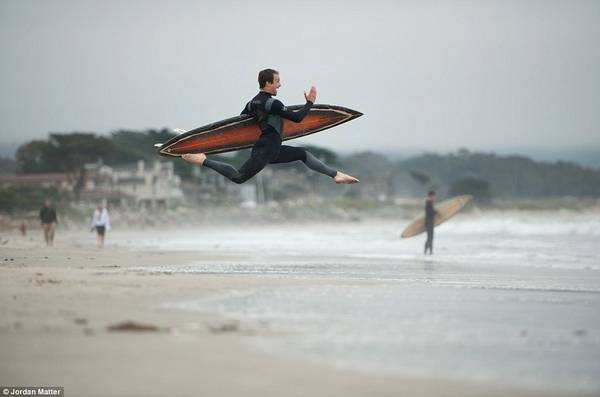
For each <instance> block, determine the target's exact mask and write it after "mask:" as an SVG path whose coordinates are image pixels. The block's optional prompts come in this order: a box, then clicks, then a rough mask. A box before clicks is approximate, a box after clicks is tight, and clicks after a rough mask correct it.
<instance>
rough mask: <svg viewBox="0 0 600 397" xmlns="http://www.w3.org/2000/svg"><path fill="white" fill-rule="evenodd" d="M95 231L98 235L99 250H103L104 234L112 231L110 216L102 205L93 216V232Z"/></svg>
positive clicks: (99, 205)
mask: <svg viewBox="0 0 600 397" xmlns="http://www.w3.org/2000/svg"><path fill="white" fill-rule="evenodd" d="M94 229H95V230H96V233H97V234H98V248H102V247H104V233H106V232H107V231H110V216H109V215H108V210H107V209H106V208H104V206H103V205H102V204H98V207H97V208H96V209H95V210H94V215H93V216H92V231H94Z"/></svg>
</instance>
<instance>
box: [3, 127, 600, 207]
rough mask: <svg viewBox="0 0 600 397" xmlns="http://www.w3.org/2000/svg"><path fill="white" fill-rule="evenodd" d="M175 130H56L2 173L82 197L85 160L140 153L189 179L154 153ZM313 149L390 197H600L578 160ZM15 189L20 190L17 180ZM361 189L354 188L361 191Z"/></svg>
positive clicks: (236, 160)
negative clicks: (34, 176)
mask: <svg viewBox="0 0 600 397" xmlns="http://www.w3.org/2000/svg"><path fill="white" fill-rule="evenodd" d="M173 136H175V134H174V133H172V132H170V131H169V130H167V129H162V130H147V131H142V132H140V131H128V130H119V131H116V132H113V133H112V134H110V136H108V137H103V136H99V135H97V134H94V133H83V132H73V133H51V134H49V136H48V138H47V139H46V140H33V141H30V142H28V143H25V144H23V145H21V146H20V147H19V148H18V149H17V151H16V154H15V159H14V160H12V159H8V158H2V159H0V173H3V174H7V173H16V174H28V173H44V172H60V173H64V174H65V175H66V176H67V178H69V179H70V180H71V181H72V182H73V184H74V186H75V191H74V196H75V199H76V200H77V199H78V197H79V194H80V193H81V191H82V189H83V187H84V182H85V174H86V167H85V165H86V164H89V163H102V164H105V165H109V166H118V165H123V164H130V163H134V162H136V161H138V160H146V161H155V160H159V161H172V162H173V163H174V168H175V172H176V173H177V174H178V175H179V176H180V177H181V178H182V179H184V180H192V179H193V178H194V173H193V166H192V165H191V164H189V163H187V162H185V161H180V160H178V159H171V158H166V157H158V156H157V155H156V153H155V147H154V144H155V143H157V142H165V141H167V140H169V139H171V138H172V137H173ZM309 150H310V151H311V152H312V153H313V154H314V155H316V156H317V157H319V158H321V159H322V160H324V161H325V162H326V163H327V164H330V165H332V166H339V167H340V169H344V170H345V171H346V172H350V173H351V174H356V175H358V176H359V177H360V179H361V180H362V181H363V184H361V185H363V186H365V185H368V184H371V185H372V184H373V183H374V181H379V183H380V185H381V186H383V187H382V188H381V189H382V190H384V192H383V193H386V194H387V196H388V197H389V198H393V197H423V196H424V195H425V193H426V191H427V190H436V191H437V192H438V197H442V198H443V197H450V196H453V195H458V194H473V195H474V196H476V197H477V198H478V199H479V200H480V201H482V202H485V201H489V200H491V199H492V198H494V197H498V198H532V197H556V196H573V197H600V171H598V170H593V169H589V168H584V167H581V166H580V165H578V164H575V163H572V162H562V161H559V162H556V163H544V162H535V161H533V160H531V159H529V158H527V157H522V156H504V157H502V156H497V155H496V154H494V153H480V152H469V151H468V150H466V149H461V150H458V151H457V152H455V153H448V154H435V153H424V154H422V155H419V156H414V157H411V158H407V159H402V160H397V161H392V160H389V159H387V158H386V157H385V156H383V155H380V154H377V153H372V152H362V153H356V154H352V155H348V156H343V157H342V156H338V155H337V154H336V153H334V152H332V151H330V150H327V149H324V148H318V147H310V148H309ZM217 157H219V156H217ZM247 157H248V151H241V152H236V153H234V154H233V155H230V156H228V157H227V160H226V161H228V162H231V163H232V164H234V165H235V166H239V165H241V164H242V162H243V161H244V160H245V159H246V158H247ZM279 167H283V168H293V167H296V168H297V169H298V171H299V172H306V170H305V168H304V167H302V165H298V164H290V165H281V166H279ZM307 175H308V177H309V180H310V182H311V183H310V185H311V186H309V187H307V189H312V190H320V191H325V190H326V189H328V186H329V185H328V184H327V183H326V182H324V181H323V178H322V177H320V176H319V175H313V174H311V173H309V174H307ZM327 182H329V181H327ZM2 189H3V190H0V200H4V199H3V198H2V197H4V198H6V197H7V195H9V193H10V192H8V193H7V188H2ZM12 189H13V193H14V190H15V189H16V188H12ZM20 189H21V190H22V191H27V189H24V188H22V187H21V188H20ZM23 189H24V190H23ZM360 189H361V187H358V189H353V190H352V191H353V192H360V191H361V190H360ZM365 190H366V188H365ZM49 193H52V192H49ZM18 194H22V192H21V193H18ZM23 194H24V193H23ZM13 196H14V194H13ZM363 198H367V199H368V197H363Z"/></svg>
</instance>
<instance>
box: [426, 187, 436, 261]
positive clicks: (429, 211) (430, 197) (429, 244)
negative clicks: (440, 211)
mask: <svg viewBox="0 0 600 397" xmlns="http://www.w3.org/2000/svg"><path fill="white" fill-rule="evenodd" d="M434 203H435V192H434V191H433V190H432V191H430V192H429V193H428V194H427V200H425V228H426V229H427V241H425V253H427V249H428V248H429V254H430V255H431V254H433V227H434V226H433V217H434V216H435V214H436V212H437V211H436V210H435V208H434V207H433V204H434Z"/></svg>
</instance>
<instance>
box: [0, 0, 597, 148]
mask: <svg viewBox="0 0 600 397" xmlns="http://www.w3.org/2000/svg"><path fill="white" fill-rule="evenodd" d="M267 67H270V68H275V69H277V70H279V71H280V73H281V81H282V87H281V89H280V91H279V95H278V98H279V99H280V100H282V101H283V102H284V103H285V104H287V105H293V104H300V103H303V102H304V97H303V95H302V92H303V91H308V89H309V88H310V86H311V85H315V86H316V87H317V90H318V95H317V103H327V104H334V105H342V106H347V107H350V108H353V109H356V110H359V111H362V112H363V113H364V114H365V115H364V116H363V117H362V118H360V119H357V120H355V121H352V122H351V123H348V124H345V125H343V126H340V127H336V128H334V129H331V130H328V131H325V132H322V133H319V134H317V135H313V136H311V137H308V138H302V139H300V140H297V141H296V143H297V144H302V143H304V144H314V145H318V146H324V147H328V148H330V149H332V150H336V151H345V152H348V151H350V152H354V151H364V150H375V151H380V150H387V151H389V150H430V151H440V152H449V151H454V150H456V149H457V148H460V147H466V148H468V149H470V150H477V151H480V150H481V151H487V152H489V151H502V150H505V149H512V148H520V147H530V148H531V147H538V148H543V149H556V148H569V147H570V148H573V147H575V148H576V147H600V1H598V0H595V1H577V0H568V1H567V0H565V1H552V0H541V1H527V0H514V1H510V0H506V1H491V0H490V1H484V0H481V1H423V0H415V1H397V0H390V1H377V0H369V1H353V0H342V1H333V0H332V1H327V0H321V1H311V0H304V1H286V0H278V1H263V0H253V1H251V2H250V1H230V0H220V1H198V0H189V1H186V0H164V1H163V0H119V1H111V0H0V93H1V94H0V142H4V143H7V142H15V141H17V142H21V141H28V140H31V139H46V138H47V134H48V132H65V133H68V132H74V131H79V132H95V133H99V134H102V135H108V134H109V133H110V132H113V131H115V130H118V129H130V130H140V131H143V130H145V129H147V128H156V129H160V128H163V127H167V128H169V129H172V128H183V129H191V128H196V127H199V126H201V125H204V124H208V123H211V122H214V121H218V120H221V119H224V118H227V117H232V116H235V115H237V114H239V112H240V111H241V109H242V107H243V105H244V104H245V103H246V102H247V101H248V100H249V99H250V98H251V97H252V96H254V95H255V93H256V92H257V90H258V84H257V82H256V78H257V74H258V71H259V70H260V69H264V68H267Z"/></svg>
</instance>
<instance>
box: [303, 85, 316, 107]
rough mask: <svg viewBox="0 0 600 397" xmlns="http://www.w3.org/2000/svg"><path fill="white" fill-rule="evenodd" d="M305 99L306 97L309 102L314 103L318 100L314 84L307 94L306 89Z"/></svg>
mask: <svg viewBox="0 0 600 397" xmlns="http://www.w3.org/2000/svg"><path fill="white" fill-rule="evenodd" d="M304 99H306V101H307V102H309V101H310V102H312V103H315V101H316V100H317V89H316V88H315V86H314V85H313V86H312V87H310V92H309V93H308V94H306V91H304Z"/></svg>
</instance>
